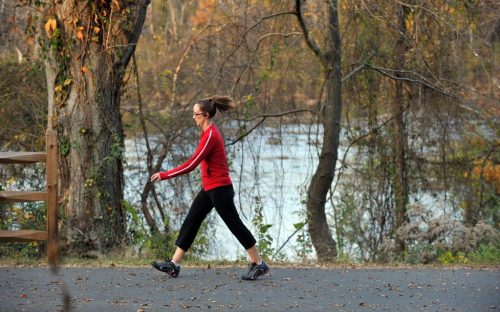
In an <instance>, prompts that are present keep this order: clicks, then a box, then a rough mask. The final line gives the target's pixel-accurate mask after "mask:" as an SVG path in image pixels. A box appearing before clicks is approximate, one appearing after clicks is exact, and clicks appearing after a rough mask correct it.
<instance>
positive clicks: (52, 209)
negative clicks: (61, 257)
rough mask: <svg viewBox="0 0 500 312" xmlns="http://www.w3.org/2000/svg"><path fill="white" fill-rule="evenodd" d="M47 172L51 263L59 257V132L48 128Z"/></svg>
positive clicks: (54, 262)
mask: <svg viewBox="0 0 500 312" xmlns="http://www.w3.org/2000/svg"><path fill="white" fill-rule="evenodd" d="M46 137H47V139H46V142H45V144H46V148H45V152H46V153H47V158H46V172H47V173H46V174H47V257H48V260H49V263H50V264H51V265H55V264H56V263H57V259H58V248H57V247H58V235H57V169H58V161H57V132H56V131H54V130H47V134H46Z"/></svg>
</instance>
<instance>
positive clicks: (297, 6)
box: [294, 0, 328, 67]
mask: <svg viewBox="0 0 500 312" xmlns="http://www.w3.org/2000/svg"><path fill="white" fill-rule="evenodd" d="M300 2H301V0H295V12H294V14H295V16H296V17H297V20H298V22H299V25H300V28H301V29H302V32H303V33H304V40H305V41H306V44H307V46H308V47H309V48H310V49H311V50H312V51H313V52H314V54H316V56H317V57H318V58H319V59H320V61H321V63H322V64H323V65H324V66H325V67H328V66H326V65H327V62H326V59H325V55H324V54H323V53H322V52H321V50H320V48H319V46H318V44H317V43H316V41H314V39H313V38H311V37H310V36H309V30H308V29H307V26H306V23H305V21H304V17H303V16H302V5H301V3H300Z"/></svg>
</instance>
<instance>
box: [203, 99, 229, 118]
mask: <svg viewBox="0 0 500 312" xmlns="http://www.w3.org/2000/svg"><path fill="white" fill-rule="evenodd" d="M197 104H198V105H199V107H200V110H201V111H202V112H204V113H207V114H208V117H209V118H212V117H214V116H215V113H216V112H217V110H218V111H219V112H221V113H224V112H226V111H228V110H230V109H233V108H234V107H235V103H234V101H233V99H231V98H230V97H228V96H212V97H209V98H207V99H203V100H200V101H198V103H197Z"/></svg>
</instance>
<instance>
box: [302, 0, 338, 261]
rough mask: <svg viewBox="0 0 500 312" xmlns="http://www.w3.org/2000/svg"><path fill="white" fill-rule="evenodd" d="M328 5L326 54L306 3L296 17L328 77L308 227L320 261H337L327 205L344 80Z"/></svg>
mask: <svg viewBox="0 0 500 312" xmlns="http://www.w3.org/2000/svg"><path fill="white" fill-rule="evenodd" d="M326 5H327V9H328V20H327V22H326V25H327V29H328V33H327V35H326V36H325V41H326V42H325V46H326V51H321V49H320V48H319V46H318V44H317V43H316V42H315V40H314V39H313V38H312V37H311V36H310V35H309V31H308V29H307V26H306V24H305V21H304V17H303V14H302V1H300V0H296V1H295V10H296V17H297V19H298V22H299V24H300V26H301V29H302V31H303V33H304V39H305V41H306V43H307V45H308V47H309V48H310V49H311V50H312V51H313V52H314V54H315V55H316V56H317V57H318V58H319V59H320V61H321V64H322V66H323V69H324V70H325V76H326V77H325V79H326V82H325V87H326V98H325V101H324V105H323V107H322V111H321V112H320V116H321V117H320V118H321V119H322V123H323V130H324V135H323V146H322V148H321V153H320V155H319V162H318V167H317V168H316V172H315V173H314V175H313V176H312V178H311V182H310V184H309V188H308V190H307V204H306V206H307V223H308V226H309V234H310V235H311V242H312V244H313V246H314V248H315V249H316V253H317V255H318V260H319V261H334V260H335V259H336V257H337V245H336V242H335V240H334V239H333V237H332V234H331V231H330V228H329V226H328V222H327V219H326V213H325V204H326V200H327V195H328V192H329V191H330V187H331V185H332V181H333V178H334V176H335V167H336V163H337V159H338V147H339V142H340V141H339V139H340V130H341V125H340V120H341V115H342V98H341V84H342V77H341V50H340V31H339V18H338V11H337V1H334V0H331V1H326Z"/></svg>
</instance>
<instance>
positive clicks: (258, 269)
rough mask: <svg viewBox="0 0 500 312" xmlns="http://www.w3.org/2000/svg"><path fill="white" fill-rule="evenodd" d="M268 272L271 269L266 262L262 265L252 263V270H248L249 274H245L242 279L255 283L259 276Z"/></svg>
mask: <svg viewBox="0 0 500 312" xmlns="http://www.w3.org/2000/svg"><path fill="white" fill-rule="evenodd" d="M267 272H269V267H268V266H267V264H266V263H265V262H264V261H262V263H261V264H257V263H252V265H251V266H250V270H248V273H246V274H243V275H242V276H241V279H242V280H245V281H253V280H256V279H257V278H258V277H259V276H262V275H264V274H266V273H267Z"/></svg>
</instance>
